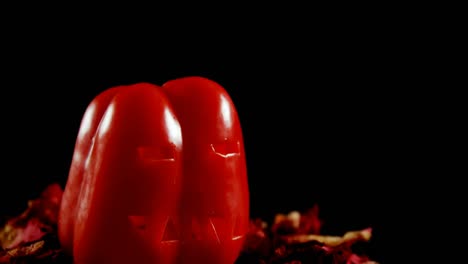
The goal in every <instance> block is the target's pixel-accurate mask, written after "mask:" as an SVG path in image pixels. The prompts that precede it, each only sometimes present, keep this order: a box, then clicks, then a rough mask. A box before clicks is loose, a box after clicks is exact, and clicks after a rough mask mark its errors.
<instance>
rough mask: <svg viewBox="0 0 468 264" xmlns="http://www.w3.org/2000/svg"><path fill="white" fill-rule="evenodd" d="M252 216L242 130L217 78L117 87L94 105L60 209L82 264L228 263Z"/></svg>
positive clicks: (67, 240)
mask: <svg viewBox="0 0 468 264" xmlns="http://www.w3.org/2000/svg"><path fill="white" fill-rule="evenodd" d="M248 222H249V191H248V183H247V169H246V161H245V152H244V143H243V137H242V131H241V126H240V122H239V118H238V115H237V112H236V109H235V107H234V105H233V102H232V100H231V98H230V97H229V95H228V93H227V92H226V91H225V89H224V88H223V87H221V86H220V85H219V84H217V83H216V82H213V81H211V80H208V79H205V78H201V77H186V78H181V79H176V80H173V81H169V82H167V83H166V84H164V85H162V86H156V85H153V84H148V83H138V84H135V85H129V86H119V87H114V88H110V89H108V90H106V91H104V92H103V93H101V94H99V95H98V96H97V97H96V98H94V100H93V101H92V102H91V104H90V105H89V106H88V108H87V110H86V112H85V115H84V117H83V120H82V123H81V126H80V131H79V133H78V137H77V141H76V145H75V151H74V153H73V159H72V164H71V168H70V172H69V178H68V181H67V184H66V187H65V191H64V194H63V198H62V204H61V208H60V214H59V223H58V228H59V239H60V242H61V245H62V247H63V249H64V250H66V252H68V253H69V254H70V255H73V257H74V261H75V263H85V264H88V263H93V264H94V263H111V264H112V263H125V264H128V263H191V264H197V263H204V264H206V263H222V264H232V263H234V261H235V259H236V258H237V256H238V254H239V252H240V249H241V246H242V243H243V241H244V238H245V234H246V233H247V230H248Z"/></svg>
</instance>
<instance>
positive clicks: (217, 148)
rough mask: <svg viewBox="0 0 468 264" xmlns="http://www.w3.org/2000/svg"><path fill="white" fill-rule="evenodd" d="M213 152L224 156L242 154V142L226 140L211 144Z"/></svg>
mask: <svg viewBox="0 0 468 264" xmlns="http://www.w3.org/2000/svg"><path fill="white" fill-rule="evenodd" d="M211 149H212V150H213V152H214V153H215V154H216V155H218V156H221V157H223V158H227V157H232V156H236V155H240V142H239V141H229V140H225V141H223V142H221V143H215V144H211Z"/></svg>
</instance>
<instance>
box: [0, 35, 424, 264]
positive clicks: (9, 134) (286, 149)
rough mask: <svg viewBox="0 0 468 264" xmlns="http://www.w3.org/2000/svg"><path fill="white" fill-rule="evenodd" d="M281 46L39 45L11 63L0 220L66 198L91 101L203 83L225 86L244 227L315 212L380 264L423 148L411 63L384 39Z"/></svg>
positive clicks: (266, 42)
mask: <svg viewBox="0 0 468 264" xmlns="http://www.w3.org/2000/svg"><path fill="white" fill-rule="evenodd" d="M285 34H291V36H288V37H289V38H288V41H287V42H286V44H285V45H282V44H279V42H277V40H278V38H277V36H276V35H275V34H273V33H272V34H271V35H269V36H262V37H258V36H257V37H255V36H256V35H255V34H253V33H252V36H249V37H248V38H246V41H241V42H240V44H239V45H234V46H229V45H227V44H226V43H228V42H229V37H227V38H226V39H217V38H214V39H213V40H212V41H208V44H206V45H205V44H201V43H200V42H199V41H198V39H199V38H189V37H187V39H183V38H182V40H180V41H179V42H178V44H180V45H181V47H180V48H175V47H174V46H171V45H161V46H158V44H157V43H159V42H157V41H156V42H150V43H147V42H146V40H145V39H139V41H138V42H132V41H129V42H132V43H131V44H133V45H131V46H126V45H117V46H116V43H117V44H122V43H119V41H117V40H121V39H120V38H117V39H112V38H110V37H109V39H107V40H106V41H105V42H100V41H97V40H96V41H95V42H94V41H91V40H90V41H84V42H79V41H78V42H75V41H74V39H73V36H69V37H68V38H65V39H59V40H57V41H55V39H54V40H53V41H52V40H50V41H48V40H49V38H48V37H47V36H43V37H42V38H38V39H37V38H36V39H34V38H33V39H32V41H36V42H34V43H36V44H37V45H27V43H26V44H25V43H23V42H21V43H22V44H24V45H25V46H24V48H18V47H17V48H16V49H14V50H15V52H10V51H9V50H6V51H5V57H6V58H7V60H4V61H3V63H4V64H5V65H4V66H6V68H4V70H3V72H2V89H3V90H2V99H3V100H2V101H3V104H2V109H1V110H2V138H3V143H2V153H3V155H2V157H3V158H2V160H3V162H2V167H3V173H2V177H1V188H2V192H1V193H0V200H1V201H5V202H2V203H0V212H1V213H2V214H3V215H5V214H10V215H11V214H16V213H17V212H19V211H21V210H22V209H23V207H24V206H25V201H26V200H27V199H30V198H33V197H36V196H37V195H38V194H39V193H40V191H42V189H43V188H44V187H45V186H46V185H47V184H49V183H51V182H54V181H58V182H59V183H61V184H62V185H64V184H65V182H66V178H67V175H68V169H69V165H70V162H71V157H72V153H73V147H74V143H75V137H76V135H77V132H78V129H79V124H80V121H81V117H82V114H83V113H84V110H85V109H86V106H87V105H88V103H89V102H90V101H91V100H92V99H93V97H94V96H96V95H97V94H98V93H99V92H101V91H103V90H105V89H107V88H109V87H112V86H115V85H121V84H132V83H136V82H142V81H144V82H152V83H155V84H162V83H164V82H165V81H167V80H170V79H173V78H177V77H183V76H188V75H199V76H204V77H207V78H210V79H212V80H214V81H217V82H218V83H220V84H221V85H222V86H224V87H225V88H226V89H227V90H228V92H229V93H230V95H231V97H232V99H233V101H234V103H235V105H236V106H237V109H238V113H239V116H240V119H241V123H242V126H243V130H244V137H245V145H246V155H247V161H248V172H249V184H250V191H251V208H252V210H251V212H252V217H257V216H258V217H263V218H265V219H271V218H272V217H273V215H274V214H275V213H279V212H284V213H286V212H288V211H290V210H295V209H298V210H302V209H305V208H308V207H311V206H312V205H313V204H314V203H318V204H319V205H320V207H321V209H322V211H321V214H322V217H323V218H324V221H325V225H324V232H325V233H330V234H337V235H341V234H343V233H344V232H345V231H348V230H352V229H360V228H365V227H369V226H371V227H374V237H375V239H374V242H373V243H372V245H371V249H370V250H371V251H372V254H374V255H375V256H377V257H378V258H379V257H380V258H381V259H384V258H385V257H387V256H388V254H389V253H388V252H389V245H390V241H389V237H390V234H391V233H392V232H393V231H395V230H393V229H392V228H391V226H392V221H393V220H394V219H396V218H399V217H396V216H395V214H398V213H397V212H398V211H397V209H398V208H399V204H401V202H402V201H403V198H401V197H403V194H404V193H406V192H407V190H408V189H409V187H408V185H407V184H406V182H408V179H410V178H411V177H412V176H414V173H415V171H417V169H418V168H417V166H415V165H413V164H414V163H413V162H414V161H415V160H416V159H417V158H418V154H419V152H420V151H421V149H420V142H421V139H422V138H424V136H425V135H424V134H423V133H421V131H420V130H419V129H418V125H419V123H420V122H422V120H424V119H425V118H426V116H425V115H426V114H425V112H424V108H420V107H416V106H415V102H416V103H418V102H419V101H418V100H420V99H421V97H420V94H419V93H417V92H416V91H413V90H412V82H414V80H413V79H411V78H410V79H409V80H408V78H407V77H410V75H411V74H414V72H413V73H411V71H410V69H411V65H412V63H414V60H415V59H414V58H412V57H406V56H405V55H402V52H404V51H405V50H406V49H407V47H401V46H398V45H396V44H395V43H393V42H388V41H389V40H388V41H387V40H385V39H384V38H383V37H382V36H376V38H372V39H369V38H367V37H366V35H365V34H363V35H362V36H361V35H355V34H350V35H346V34H345V35H342V37H343V38H344V40H346V45H345V44H343V41H344V40H343V38H338V37H337V38H336V39H329V38H328V39H327V38H326V37H327V36H328V35H327V34H325V35H324V36H321V37H320V38H318V39H315V41H314V39H313V40H310V41H308V42H307V41H306V40H307V38H305V37H304V38H303V37H301V36H302V35H299V36H298V37H295V35H294V34H292V33H285ZM380 37H382V39H381V38H380ZM40 39H42V41H39V40H40ZM44 39H45V41H44ZM283 39H284V36H283ZM384 40H385V41H387V42H385V44H383V43H384ZM184 41H193V42H190V43H191V44H190V45H189V44H184V43H185V42H184ZM370 41H373V42H370ZM139 43H141V44H142V46H140V45H139ZM392 43H393V44H395V45H393V44H392ZM15 44H17V43H16V42H14V43H11V45H12V47H14V46H15ZM71 44H76V45H78V44H79V45H78V46H77V47H75V46H73V45H71ZM80 45H81V46H80ZM171 48H172V49H171ZM408 165H409V166H408ZM6 191H9V192H12V193H14V194H13V195H12V194H8V193H7V192H6Z"/></svg>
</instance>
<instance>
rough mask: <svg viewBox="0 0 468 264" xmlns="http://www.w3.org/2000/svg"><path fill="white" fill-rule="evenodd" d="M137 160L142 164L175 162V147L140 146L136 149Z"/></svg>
mask: <svg viewBox="0 0 468 264" xmlns="http://www.w3.org/2000/svg"><path fill="white" fill-rule="evenodd" d="M137 152H138V158H139V159H140V160H142V161H144V162H159V161H175V152H176V149H175V145H173V144H171V145H169V146H167V147H154V146H142V147H138V148H137Z"/></svg>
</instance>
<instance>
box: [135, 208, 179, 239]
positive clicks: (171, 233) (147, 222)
mask: <svg viewBox="0 0 468 264" xmlns="http://www.w3.org/2000/svg"><path fill="white" fill-rule="evenodd" d="M128 220H129V223H130V226H131V227H132V229H133V230H134V231H135V232H137V233H138V234H139V235H140V236H142V237H144V238H147V239H151V238H152V237H153V236H154V235H155V234H152V232H153V231H154V228H158V227H157V226H154V225H155V223H154V222H153V221H152V217H150V216H145V215H131V216H128ZM179 241H180V233H179V231H178V229H177V227H176V225H175V223H174V221H173V219H172V217H168V218H167V220H166V222H165V224H164V229H163V233H162V239H161V241H160V242H161V243H175V242H179Z"/></svg>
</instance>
